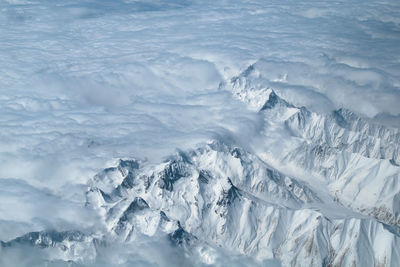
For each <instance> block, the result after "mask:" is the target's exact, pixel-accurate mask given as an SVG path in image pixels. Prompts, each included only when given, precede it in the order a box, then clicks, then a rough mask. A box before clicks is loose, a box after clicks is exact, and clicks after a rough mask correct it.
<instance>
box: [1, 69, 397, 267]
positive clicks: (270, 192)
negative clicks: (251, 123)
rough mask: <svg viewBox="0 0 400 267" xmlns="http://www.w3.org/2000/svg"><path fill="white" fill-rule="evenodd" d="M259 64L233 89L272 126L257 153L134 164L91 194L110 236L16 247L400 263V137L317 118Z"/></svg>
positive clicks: (230, 148)
mask: <svg viewBox="0 0 400 267" xmlns="http://www.w3.org/2000/svg"><path fill="white" fill-rule="evenodd" d="M262 73H263V70H262V69H259V68H258V64H257V63H256V64H254V65H251V66H250V67H249V68H248V69H247V70H245V71H244V72H243V73H241V74H240V75H238V76H237V77H234V78H232V79H231V80H229V81H226V82H225V83H221V85H220V90H228V91H230V92H232V94H233V96H234V97H236V98H237V99H239V100H241V101H243V102H244V103H246V105H247V106H248V109H249V110H253V111H254V112H257V113H258V115H259V116H260V117H261V118H262V120H263V124H262V127H261V128H260V131H259V134H258V135H257V136H256V137H255V138H254V140H249V141H248V144H247V145H246V146H242V145H241V142H236V140H235V138H234V137H233V138H229V139H223V138H216V139H215V140H210V142H209V143H207V144H200V145H198V147H196V148H193V149H192V150H187V151H178V152H176V154H174V155H171V156H170V157H169V158H167V159H166V160H165V161H164V162H160V163H156V164H154V163H150V162H147V161H145V160H135V159H124V160H122V159H121V160H119V161H118V162H116V164H115V166H112V167H110V168H107V169H104V170H103V171H102V172H100V173H98V174H97V175H96V176H95V177H93V179H91V180H90V182H89V184H88V190H87V192H86V203H85V205H86V206H87V207H89V208H90V209H93V210H95V212H96V214H98V217H99V220H100V222H101V223H100V224H101V228H99V229H96V230H94V231H93V232H90V231H88V232H87V233H82V232H80V231H66V232H55V231H44V232H32V233H28V234H26V235H24V236H21V237H19V238H16V239H13V240H11V241H8V242H2V243H1V246H2V249H4V250H6V249H8V248H10V247H13V246H23V245H28V246H35V247H38V248H40V249H41V250H44V251H48V255H50V256H49V259H50V260H53V261H54V260H62V261H65V262H71V264H72V263H76V264H90V263H91V262H94V261H95V259H96V257H97V256H98V253H99V252H98V251H99V250H101V248H102V247H107V246H109V245H110V244H116V243H117V244H131V243H135V242H138V241H139V240H140V239H142V238H150V239H154V240H157V239H167V240H169V241H168V242H170V243H171V244H172V245H173V246H175V247H176V248H177V249H178V250H180V251H182V252H183V254H184V255H185V257H186V258H187V259H188V261H189V263H190V264H191V265H198V266H203V265H208V264H215V263H216V260H217V257H219V255H220V253H219V252H220V251H224V253H228V254H229V255H238V256H240V255H242V256H249V257H250V258H253V259H255V261H254V264H255V265H265V264H267V266H269V265H271V266H275V264H276V265H278V266H279V265H282V266H398V265H399V264H400V183H399V175H400V166H399V165H400V155H399V153H400V152H399V144H400V131H399V130H398V129H395V128H388V127H385V126H382V125H377V124H376V123H375V122H373V121H371V120H370V119H367V118H363V117H362V116H359V115H357V114H356V113H354V112H352V111H350V110H347V109H344V108H341V109H338V110H335V111H333V112H318V111H315V110H314V111H313V110H310V109H308V108H306V107H304V106H298V105H296V104H294V103H291V101H289V100H287V99H285V97H283V96H281V93H280V92H279V91H274V90H273V89H272V88H271V87H269V86H266V85H265V83H264V82H263V78H262Z"/></svg>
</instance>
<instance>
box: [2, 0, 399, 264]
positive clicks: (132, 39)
mask: <svg viewBox="0 0 400 267" xmlns="http://www.w3.org/2000/svg"><path fill="white" fill-rule="evenodd" d="M398 14H400V3H399V2H397V1H389V0H387V1H358V0H352V1H301V2H297V1H275V0H274V1H258V0H243V1H236V0H233V1H225V0H217V1H209V0H206V1H197V0H193V1H190V0H172V1H167V0H165V1H164V0H149V1H146V0H143V1H141V0H138V1H133V0H115V1H111V0H104V1H100V0H83V1H78V0H66V1H50V0H45V1H38V0H15V1H14V0H0V203H1V204H0V214H1V218H0V240H2V241H8V240H11V239H14V238H16V237H18V236H21V235H23V234H25V233H27V232H32V231H42V230H45V229H55V230H57V231H66V230H71V229H78V230H81V231H86V230H87V229H96V228H101V227H102V226H99V225H97V223H96V222H97V220H98V218H97V215H96V214H95V213H93V211H91V210H90V209H89V208H87V207H85V205H84V204H85V195H84V193H85V191H86V189H87V183H88V180H89V179H90V178H92V177H93V176H94V175H95V174H96V173H98V172H99V171H100V170H102V169H104V168H105V167H108V166H114V165H115V163H116V162H117V160H118V159H119V158H137V159H140V160H142V161H146V162H150V163H158V162H160V161H162V160H163V159H164V158H165V157H166V156H168V155H170V154H171V153H173V152H174V151H176V149H181V150H186V149H190V148H193V147H195V146H197V145H198V144H202V143H205V142H207V141H209V140H210V139H213V138H223V139H232V140H235V142H237V143H239V144H241V145H242V146H244V147H246V146H249V145H250V144H251V142H252V140H253V139H254V140H255V139H257V138H256V137H257V135H258V134H259V132H260V128H261V125H262V121H263V119H262V118H261V117H260V114H258V113H257V112H255V111H254V110H251V109H249V107H248V106H247V105H246V104H245V103H243V102H242V101H240V100H238V99H236V98H235V97H234V96H233V95H232V92H230V91H229V90H228V89H227V86H226V84H228V83H229V82H230V81H231V79H232V78H234V77H236V76H238V75H240V74H241V73H243V72H245V71H246V70H247V69H249V67H250V68H253V69H254V70H255V71H254V72H253V74H252V75H254V77H253V78H254V80H255V81H257V82H258V85H260V86H262V87H265V88H272V89H273V90H274V91H276V92H278V93H279V95H280V96H282V97H283V98H285V99H286V100H288V101H289V102H291V103H293V104H295V105H296V106H306V107H307V108H309V109H310V110H312V111H316V112H320V113H328V112H330V111H332V110H334V109H337V108H341V107H344V108H347V109H350V110H352V111H354V112H355V113H357V114H360V115H361V116H364V117H368V118H371V119H372V120H374V121H376V122H379V123H382V124H385V125H388V126H390V127H395V128H399V127H400V105H399V103H400V17H399V15H398ZM142 242H144V243H146V244H145V245H141V246H139V245H133V246H137V247H135V248H133V249H132V250H136V251H137V254H135V255H136V256H138V257H139V259H140V260H138V259H137V258H136V257H135V255H134V256H132V255H131V254H129V253H127V252H126V251H127V249H126V248H124V249H122V248H120V249H119V248H111V249H110V250H108V252H107V253H110V254H112V251H118V253H119V254H117V255H120V257H119V258H124V260H122V261H119V260H120V259H117V258H118V257H117V256H115V255H116V254H114V256H113V257H111V256H110V259H109V260H110V261H112V262H107V261H106V260H105V259H99V260H98V262H96V264H98V265H99V266H101V265H100V264H104V266H110V265H109V264H115V265H116V266H124V265H123V264H126V266H129V264H132V262H133V263H134V264H135V266H141V265H140V264H142V265H143V266H146V265H147V264H153V265H154V266H158V265H160V266H162V265H163V264H165V263H166V262H168V261H170V260H172V262H170V264H171V265H173V266H177V262H176V259H171V257H170V256H169V255H168V253H167V252H166V251H164V249H165V248H166V247H168V245H166V244H164V241H163V240H161V241H160V242H159V243H157V244H153V243H152V242H154V240H151V241H146V240H143V241H142ZM165 242H166V241H165ZM116 246H117V245H116ZM139 247H140V248H139ZM113 249H114V250H113ZM169 249H170V250H171V251H170V252H169V253H171V254H174V253H178V254H179V253H181V252H180V251H174V248H167V250H169ZM141 250H143V251H141ZM153 251H157V253H160V254H159V255H160V258H161V260H160V261H159V262H157V261H155V262H154V261H153V259H152V257H151V256H150V255H151V253H152V252H153ZM161 251H163V252H162V253H161ZM2 253H3V254H4V253H5V252H2V251H0V258H1V259H0V265H2V266H3V265H4V266H13V265H12V264H13V263H15V261H18V258H19V256H18V255H20V254H19V253H21V252H19V251H14V252H9V254H4V255H7V256H6V257H3V256H4V255H1V254H2ZM218 253H220V256H219V258H218V257H217V258H218V259H219V261H217V263H216V264H217V265H218V264H220V265H221V266H224V265H226V264H229V265H231V264H232V263H231V262H228V261H227V258H229V257H227V256H224V255H225V254H224V253H225V252H224V251H222V250H221V251H220V252H218ZM29 255H30V254H29ZM35 255H36V256H35ZM140 257H142V258H140ZM45 258H46V256H43V255H42V254H40V253H34V252H32V255H31V256H29V257H27V263H26V266H29V264H30V263H31V262H40V261H41V260H43V259H45ZM177 258H178V259H180V260H179V264H181V265H182V266H185V263H187V262H186V261H187V260H188V259H187V258H186V257H185V256H184V255H180V254H179V255H178V256H177ZM107 260H108V259H107ZM235 261H237V262H238V266H240V264H245V265H250V264H256V263H254V262H253V260H252V259H248V258H240V259H235ZM21 264H22V266H24V263H21ZM60 264H62V263H60ZM136 264H138V265H136ZM157 264H158V265H157ZM270 264H271V265H272V264H274V262H271V263H270Z"/></svg>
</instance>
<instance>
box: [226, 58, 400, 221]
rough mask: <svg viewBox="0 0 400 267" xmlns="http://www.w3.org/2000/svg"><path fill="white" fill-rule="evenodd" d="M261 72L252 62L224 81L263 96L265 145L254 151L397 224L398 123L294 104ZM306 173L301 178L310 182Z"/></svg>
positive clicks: (244, 94)
mask: <svg viewBox="0 0 400 267" xmlns="http://www.w3.org/2000/svg"><path fill="white" fill-rule="evenodd" d="M262 75H263V74H262V70H259V69H257V68H256V67H255V66H254V65H252V66H251V67H249V68H248V69H247V70H246V71H244V72H243V73H242V74H241V75H239V76H238V77H237V78H234V79H232V80H231V84H230V85H229V86H228V89H231V90H232V91H233V92H234V95H236V96H237V97H238V98H239V99H242V100H244V101H245V102H248V103H253V102H254V101H253V100H252V98H253V97H254V96H257V97H258V95H257V94H260V95H261V96H262V97H261V98H262V99H265V98H266V99H267V100H266V101H265V103H264V104H263V105H259V106H258V107H259V112H260V114H262V116H263V117H264V124H265V126H264V130H263V132H262V137H261V139H262V142H263V143H264V144H265V151H263V150H262V149H259V152H258V154H259V155H260V156H261V158H263V159H264V160H265V161H267V162H275V164H274V165H275V167H277V168H278V169H280V170H282V171H287V170H288V169H289V170H290V169H293V167H294V168H297V169H300V170H301V171H302V172H303V173H304V174H305V175H306V176H307V175H308V176H311V177H313V176H316V177H321V178H322V179H323V180H325V181H324V182H323V186H324V187H326V188H327V189H328V191H329V192H330V195H331V197H332V198H334V199H335V200H336V201H338V202H341V203H342V204H343V205H345V206H348V207H351V208H354V209H355V210H357V211H358V212H362V213H363V214H366V215H369V216H372V217H374V218H377V219H378V220H380V221H383V222H385V223H388V224H393V225H397V226H399V225H400V212H399V207H400V202H399V195H400V184H399V182H398V181H399V177H400V168H399V160H400V159H399V153H400V152H399V151H400V131H399V129H396V128H388V127H386V126H383V125H378V124H376V123H373V122H372V121H371V120H369V119H367V118H363V117H361V116H359V115H357V114H355V113H354V112H352V111H350V110H347V109H343V108H341V109H338V110H334V111H332V112H329V113H317V112H314V111H310V110H309V109H308V108H306V107H296V106H295V105H293V104H290V103H289V102H288V101H286V100H284V99H282V98H281V97H279V96H278V94H277V93H275V91H274V90H272V89H271V88H268V89H266V87H265V82H264V80H263V79H261V78H260V77H262ZM255 92H258V93H255ZM250 108H253V106H251V105H250ZM276 162H279V164H276ZM278 165H280V166H278ZM288 166H289V168H288ZM290 166H291V168H290ZM302 176H303V178H304V175H302ZM310 179H311V178H306V181H309V182H310V183H312V182H311V181H312V179H311V180H310Z"/></svg>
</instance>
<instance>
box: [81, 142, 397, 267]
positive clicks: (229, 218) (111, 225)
mask: <svg viewBox="0 0 400 267" xmlns="http://www.w3.org/2000/svg"><path fill="white" fill-rule="evenodd" d="M132 162H136V161H132ZM121 163H123V165H124V164H125V162H124V161H121V162H120V165H119V166H118V167H116V168H113V169H112V170H113V172H115V173H114V174H112V175H121V176H123V175H125V178H127V177H129V179H131V183H130V184H128V183H125V185H124V186H122V184H124V182H121V184H120V185H118V186H116V187H115V189H114V190H111V191H110V192H109V193H104V191H103V190H102V189H101V188H92V189H90V190H89V191H88V193H87V196H88V203H89V204H90V205H93V206H94V207H96V208H97V209H98V210H100V211H101V213H102V214H103V215H104V217H103V218H104V223H105V224H106V225H107V227H108V229H110V231H111V232H112V235H114V236H115V238H117V239H120V238H122V239H123V240H124V241H125V242H130V241H134V240H135V238H137V237H138V236H140V235H141V234H145V235H149V236H154V235H157V234H160V233H164V234H168V235H169V236H170V238H171V240H172V241H173V243H174V244H178V245H181V246H183V247H184V249H185V250H187V251H191V253H194V252H193V251H196V248H198V247H199V246H200V247H201V246H207V247H211V248H212V247H218V246H219V247H223V248H224V249H226V250H229V251H232V252H235V253H240V254H245V255H249V256H253V257H256V258H257V259H258V260H263V259H268V258H277V259H280V260H281V261H282V263H283V265H285V266H287V265H293V266H329V265H333V266H341V265H343V264H345V265H348V264H356V265H360V264H361V265H363V266H373V265H374V264H375V265H379V264H382V265H384V266H385V265H386V266H391V265H393V264H394V263H396V262H398V261H399V259H398V255H399V254H398V252H399V251H397V247H398V245H399V242H400V241H399V237H398V234H395V233H394V232H393V231H390V229H389V230H388V226H385V225H384V224H382V223H380V222H378V221H376V220H374V219H369V218H367V217H363V216H361V215H359V214H357V213H354V212H351V211H350V210H348V211H347V212H344V213H343V214H342V217H341V218H339V217H338V216H335V218H330V215H327V216H326V215H324V211H323V210H321V208H322V207H324V205H325V204H326V203H322V200H321V199H320V198H319V197H318V196H317V194H316V193H314V192H313V191H312V190H311V189H310V187H309V186H308V185H307V184H305V183H304V182H301V181H298V180H296V179H293V178H290V177H287V176H285V175H283V174H281V173H279V172H278V171H276V170H274V169H272V168H271V167H270V166H269V165H267V164H265V163H264V162H263V161H261V160H260V159H259V158H258V157H257V156H255V155H253V154H250V153H249V152H247V151H245V150H243V149H241V148H238V147H235V146H230V145H227V144H224V143H221V142H218V141H215V142H212V143H210V144H208V145H206V146H204V147H200V148H198V149H196V150H193V151H189V152H179V153H177V154H176V155H175V156H173V157H171V158H170V159H169V160H167V161H166V162H164V163H162V164H160V165H156V166H146V164H145V163H144V164H143V166H142V165H140V166H139V168H138V169H137V168H136V164H134V165H135V168H133V169H131V170H128V172H125V171H121V168H120V167H121ZM125 165H126V164H125ZM128 165H132V164H128ZM109 171H110V169H107V170H105V171H104V172H103V173H102V174H100V175H99V176H101V177H105V173H107V175H110V173H109ZM131 171H134V172H135V173H136V174H135V175H134V176H132V175H130V173H131ZM118 173H119V174H118ZM99 176H98V177H99ZM122 180H123V181H126V180H125V179H122ZM166 181H168V183H167V182H166ZM100 184H101V183H100ZM167 184H168V185H169V186H166V185H167ZM103 186H104V185H103ZM121 188H123V190H121ZM121 192H124V193H123V194H121ZM110 200H112V201H110ZM330 208H337V209H341V208H342V209H343V207H341V205H340V204H339V203H336V207H332V206H331V207H330ZM327 214H329V212H328V213H327ZM145 222H147V224H146V223H145ZM382 240H385V241H384V242H382ZM361 247H362V249H360V248H361ZM378 247H379V249H378ZM393 249H394V250H393ZM203 256H204V255H203ZM203 260H204V261H205V259H203ZM371 264H372V265H371Z"/></svg>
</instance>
